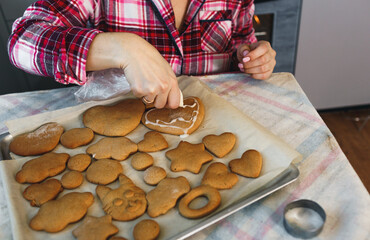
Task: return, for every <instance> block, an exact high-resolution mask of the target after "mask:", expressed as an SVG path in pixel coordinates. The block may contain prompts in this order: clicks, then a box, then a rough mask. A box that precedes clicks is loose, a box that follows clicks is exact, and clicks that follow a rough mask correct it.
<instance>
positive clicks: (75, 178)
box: [60, 171, 84, 189]
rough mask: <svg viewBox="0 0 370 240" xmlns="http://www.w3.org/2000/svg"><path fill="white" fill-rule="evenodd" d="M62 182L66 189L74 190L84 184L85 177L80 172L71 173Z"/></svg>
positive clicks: (63, 177) (64, 176) (65, 175)
mask: <svg viewBox="0 0 370 240" xmlns="http://www.w3.org/2000/svg"><path fill="white" fill-rule="evenodd" d="M60 181H61V183H62V186H63V187H64V188H66V189H74V188H77V187H79V186H80V185H81V184H82V182H83V181H84V176H83V175H82V173H80V172H78V171H70V172H67V173H65V174H64V175H63V176H62V179H61V180H60Z"/></svg>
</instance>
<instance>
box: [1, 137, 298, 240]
mask: <svg viewBox="0 0 370 240" xmlns="http://www.w3.org/2000/svg"><path fill="white" fill-rule="evenodd" d="M11 140H12V136H11V135H10V134H9V133H4V134H1V135H0V148H1V152H0V161H1V160H5V159H11V157H10V154H9V143H10V142H11ZM298 176H299V170H298V168H297V167H296V166H294V165H293V164H291V165H290V166H289V167H288V168H287V169H286V170H284V171H283V172H282V173H280V174H279V175H278V176H277V177H275V178H274V179H273V180H272V181H270V182H268V183H267V184H265V185H264V186H263V187H261V188H259V189H258V190H256V191H255V192H252V193H250V194H248V195H246V196H244V197H243V198H241V199H240V200H239V201H237V202H235V203H234V204H232V205H230V206H229V207H226V208H225V209H223V210H222V211H220V212H218V213H216V214H214V215H212V216H210V217H208V218H206V219H205V220H204V221H202V222H200V223H199V224H197V225H196V226H194V227H190V228H188V229H186V230H185V231H182V232H179V233H178V234H176V235H175V236H172V237H170V238H168V239H171V240H175V239H185V238H187V237H190V236H191V235H193V234H195V233H197V232H199V231H201V230H202V229H205V228H206V227H208V226H211V225H212V224H214V223H216V222H218V221H220V220H222V219H224V218H226V217H228V216H230V215H231V214H233V213H235V212H237V211H239V210H240V209H242V208H245V207H247V206H249V205H251V204H252V203H254V202H256V201H258V200H260V199H262V198H264V197H266V196H268V195H270V194H271V193H273V192H275V191H277V190H279V189H281V188H283V187H285V186H287V185H288V184H290V183H292V182H294V181H295V180H296V179H297V178H298Z"/></svg>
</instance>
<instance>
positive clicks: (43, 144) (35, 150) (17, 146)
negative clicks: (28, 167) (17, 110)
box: [9, 122, 64, 156]
mask: <svg viewBox="0 0 370 240" xmlns="http://www.w3.org/2000/svg"><path fill="white" fill-rule="evenodd" d="M63 131H64V128H63V127H62V126H61V125H59V124H58V123H54V122H52V123H46V124H44V125H42V126H41V127H39V128H37V129H36V130H34V131H32V132H29V133H24V134H21V135H18V136H16V137H14V139H13V141H12V142H11V143H10V145H9V150H10V151H11V152H13V153H15V154H17V155H21V156H34V155H40V154H43V153H47V152H50V151H51V150H53V149H54V148H55V147H56V146H57V145H58V143H59V139H60V136H61V135H62V133H63Z"/></svg>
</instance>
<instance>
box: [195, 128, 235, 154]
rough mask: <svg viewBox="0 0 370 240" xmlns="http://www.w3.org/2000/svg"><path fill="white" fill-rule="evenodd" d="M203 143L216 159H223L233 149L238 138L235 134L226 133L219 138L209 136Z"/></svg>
mask: <svg viewBox="0 0 370 240" xmlns="http://www.w3.org/2000/svg"><path fill="white" fill-rule="evenodd" d="M202 141H203V143H204V146H205V147H206V149H207V150H208V151H210V152H211V153H213V154H214V155H215V156H216V157H218V158H222V157H224V156H225V155H226V154H228V153H229V152H230V151H231V150H232V149H233V147H234V145H235V142H236V137H235V135H234V134H232V133H230V132H226V133H222V134H221V135H219V136H217V135H213V134H211V135H207V136H205V137H204V138H203V140H202Z"/></svg>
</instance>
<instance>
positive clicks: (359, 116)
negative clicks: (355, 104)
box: [319, 106, 370, 192]
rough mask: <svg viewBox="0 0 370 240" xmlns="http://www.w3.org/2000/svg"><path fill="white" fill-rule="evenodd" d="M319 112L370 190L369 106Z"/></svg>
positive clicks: (369, 190)
mask: <svg viewBox="0 0 370 240" xmlns="http://www.w3.org/2000/svg"><path fill="white" fill-rule="evenodd" d="M319 113H320V116H321V117H322V119H323V120H324V121H325V123H326V125H327V126H328V127H329V129H330V131H331V132H332V133H333V135H334V136H335V138H336V139H337V141H338V143H339V145H340V146H341V148H342V150H343V152H344V154H345V155H346V156H347V158H348V160H349V161H350V163H351V164H352V166H353V168H354V169H355V171H356V172H357V174H358V175H359V177H360V179H361V180H362V182H363V183H364V185H365V187H366V188H367V191H368V192H370V106H369V107H366V108H361V109H346V110H338V111H320V112H319ZM366 120H367V122H366Z"/></svg>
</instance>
